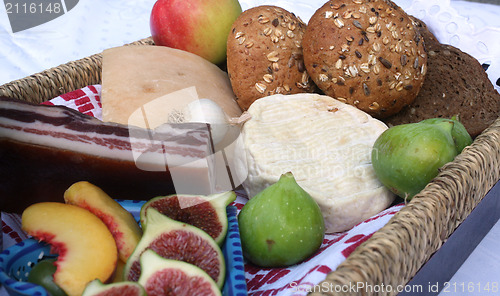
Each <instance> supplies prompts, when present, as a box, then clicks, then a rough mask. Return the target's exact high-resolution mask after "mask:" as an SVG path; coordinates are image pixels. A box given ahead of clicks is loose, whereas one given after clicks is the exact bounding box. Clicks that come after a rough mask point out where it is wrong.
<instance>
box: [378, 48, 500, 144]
mask: <svg viewBox="0 0 500 296" xmlns="http://www.w3.org/2000/svg"><path fill="white" fill-rule="evenodd" d="M426 44H427V43H426ZM428 55H429V60H428V68H429V70H428V72H427V75H426V79H425V82H424V85H423V86H422V89H421V90H420V93H419V94H418V96H417V98H416V99H415V101H414V102H413V103H412V104H410V105H409V106H407V107H405V108H404V109H403V110H402V111H401V112H399V113H398V114H396V115H394V116H392V117H390V118H387V119H386V120H385V122H386V123H387V124H388V125H398V124H404V123H413V122H419V121H421V120H424V119H428V118H436V117H442V118H451V117H453V116H457V117H458V119H459V120H460V122H462V124H463V125H464V126H465V128H466V129H467V131H468V132H469V134H470V135H471V136H472V137H476V136H477V135H479V134H480V133H481V132H482V131H483V130H484V129H486V128H487V127H488V126H490V125H491V124H492V123H493V122H494V121H495V120H496V119H497V118H498V117H499V116H500V94H499V93H498V92H497V91H496V90H495V88H494V86H493V84H492V83H491V81H490V80H489V79H488V75H487V74H486V72H485V71H484V69H483V67H482V66H481V64H480V63H479V62H478V61H477V60H476V59H475V58H473V57H472V56H470V55H469V54H467V53H465V52H462V51H461V50H460V49H458V48H455V47H453V46H451V45H443V44H441V45H434V46H433V47H432V50H429V52H428Z"/></svg>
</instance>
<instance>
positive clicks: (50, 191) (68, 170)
mask: <svg viewBox="0 0 500 296" xmlns="http://www.w3.org/2000/svg"><path fill="white" fill-rule="evenodd" d="M214 175H215V173H214V160H213V144H212V141H211V136H210V128H209V126H208V125H207V124H202V123H182V124H165V125H162V126H160V127H158V128H157V129H155V130H149V129H142V128H138V127H134V126H125V125H121V124H115V123H106V122H102V121H100V120H98V119H96V118H93V117H91V116H87V115H84V114H82V113H79V112H77V111H74V110H72V109H69V108H66V107H63V106H46V105H37V104H31V103H27V102H22V101H19V100H14V99H9V98H0V210H2V211H6V212H21V211H22V210H24V208H26V206H28V205H30V204H32V203H35V202H40V201H63V193H64V191H65V190H66V189H67V188H68V187H69V186H71V185H72V184H73V183H75V182H78V181H89V182H91V183H93V184H95V185H97V186H99V187H101V188H102V189H103V190H104V191H105V192H107V193H108V194H109V195H110V196H112V197H113V198H116V199H136V200H137V199H139V200H147V199H150V198H152V197H154V196H158V195H166V194H171V193H186V194H209V193H212V192H213V191H214V185H213V184H214V183H215V182H214Z"/></svg>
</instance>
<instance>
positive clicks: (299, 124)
mask: <svg viewBox="0 0 500 296" xmlns="http://www.w3.org/2000/svg"><path fill="white" fill-rule="evenodd" d="M248 112H249V113H250V115H251V119H250V120H248V121H247V122H246V123H245V124H244V125H243V127H242V141H240V143H241V145H244V147H241V149H240V151H241V152H242V153H243V154H244V155H243V156H244V157H242V159H244V162H245V163H246V168H245V169H247V170H248V177H247V179H246V180H245V182H244V183H243V187H244V189H245V190H246V192H247V193H248V196H249V197H250V198H251V197H253V196H255V195H256V194H257V193H259V192H260V191H262V190H263V189H264V188H266V187H267V186H269V185H271V184H273V183H275V182H277V181H278V179H279V177H280V176H281V174H283V173H286V172H288V171H291V172H292V173H293V174H294V176H295V178H296V180H297V182H298V184H299V185H300V186H301V187H302V188H303V189H304V190H306V191H307V192H308V193H309V194H310V195H311V196H312V197H313V198H314V199H315V200H316V202H317V203H318V204H319V206H320V208H321V211H322V213H323V216H324V218H325V225H326V231H327V232H328V233H333V232H340V231H345V230H348V229H350V228H351V227H353V226H355V225H356V224H358V223H360V222H362V221H364V220H366V219H367V218H369V217H371V216H372V215H374V214H376V213H378V212H380V211H382V210H383V209H385V208H386V207H388V206H389V205H390V204H391V203H392V202H393V200H394V198H395V197H394V195H393V194H392V193H391V192H390V191H389V190H388V189H387V188H385V187H384V186H383V185H382V184H381V183H380V182H379V181H378V179H377V178H376V176H375V173H374V171H373V168H372V164H371V149H372V147H373V143H374V142H375V140H376V139H377V137H378V136H379V135H380V134H381V133H382V132H383V131H385V130H386V129H387V126H386V125H385V124H384V123H383V122H381V121H379V120H377V119H375V118H373V117H371V116H370V115H368V114H367V113H365V112H363V111H361V110H359V109H357V108H355V107H353V106H351V105H348V104H345V103H342V102H340V101H338V100H335V99H333V98H331V97H329V96H324V95H319V94H294V95H280V94H277V95H272V96H268V97H264V98H261V99H259V100H257V101H255V102H254V103H253V104H252V105H251V106H250V108H249V109H248Z"/></svg>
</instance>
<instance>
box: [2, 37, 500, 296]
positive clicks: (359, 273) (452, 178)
mask: <svg viewBox="0 0 500 296" xmlns="http://www.w3.org/2000/svg"><path fill="white" fill-rule="evenodd" d="M131 44H133V45H141V44H153V41H152V39H151V38H146V39H142V40H139V41H137V42H134V43H131ZM101 59H102V55H101V54H95V55H92V56H90V57H87V58H84V59H81V60H77V61H74V62H69V63H67V64H64V65H60V66H58V67H55V68H51V69H48V70H45V71H43V72H40V73H37V74H34V75H31V76H29V77H26V78H23V79H20V80H16V81H13V82H11V83H7V84H5V85H2V86H0V96H2V95H3V96H8V97H13V98H17V99H20V100H24V101H30V102H37V103H40V102H43V101H46V100H49V99H51V98H53V97H56V96H58V95H60V94H63V93H67V92H70V91H73V90H76V89H79V88H82V87H85V86H87V85H92V84H98V83H100V81H101ZM499 179H500V118H499V119H497V120H496V121H495V122H494V123H493V124H492V125H491V126H490V127H489V128H488V129H486V130H485V131H484V132H483V133H482V134H481V135H480V136H478V137H477V138H476V139H475V141H474V143H473V144H472V145H471V146H469V147H467V148H466V149H465V150H464V151H463V152H462V153H461V154H460V155H459V156H458V157H456V159H455V160H454V161H453V162H451V163H449V164H447V165H446V166H445V167H444V168H443V169H442V170H441V172H440V174H439V175H438V177H436V178H435V179H434V180H433V181H432V182H431V183H430V184H429V185H428V186H427V187H426V188H425V189H424V190H423V191H422V192H421V193H419V194H418V195H417V196H415V197H414V198H413V199H412V201H411V202H410V203H408V205H407V206H405V207H404V208H403V209H401V210H400V211H399V212H398V213H397V214H396V215H395V216H394V217H393V218H392V219H391V220H390V221H389V222H388V223H387V224H386V225H385V226H384V227H383V228H382V229H380V230H379V231H377V232H376V233H375V234H374V235H373V236H372V237H371V238H370V239H369V240H367V241H366V242H365V243H363V244H362V245H360V246H359V247H358V248H357V249H356V250H355V251H354V252H353V253H352V254H351V255H350V256H349V257H348V258H347V259H346V260H345V261H344V262H343V263H342V264H340V265H339V266H338V268H337V269H336V270H335V271H333V272H331V273H330V274H329V275H327V277H326V279H325V280H324V282H322V283H320V286H322V287H323V286H328V287H332V285H340V286H344V285H349V283H357V282H359V283H364V284H366V285H372V286H375V285H381V284H383V285H385V286H387V285H391V286H392V287H397V286H398V285H404V284H406V283H408V281H409V280H410V279H411V278H412V277H413V276H414V275H415V274H416V273H417V271H418V270H419V269H420V268H421V267H422V266H423V265H424V263H426V262H427V261H428V260H429V258H430V256H431V255H432V254H433V253H434V252H436V251H437V250H438V249H439V248H440V247H441V245H442V244H443V243H444V242H445V241H446V239H447V238H448V237H449V236H450V235H451V234H452V233H453V231H454V230H455V229H456V228H457V227H458V226H459V225H460V223H461V222H462V221H463V220H464V219H465V218H466V217H467V216H468V215H469V214H470V213H471V211H472V210H473V209H474V208H475V207H476V206H477V204H478V203H479V202H480V201H481V199H482V198H483V197H484V196H485V195H486V193H487V192H488V191H489V190H490V189H491V188H492V187H493V185H495V183H496V182H497V181H498V180H499ZM325 290H326V289H325ZM395 293H396V292H393V293H388V294H395ZM339 294H341V293H337V292H334V291H333V290H332V291H331V292H322V293H313V294H312V295H339ZM342 294H345V295H359V294H360V293H354V292H352V293H349V292H347V293H342ZM362 294H363V295H370V293H366V294H365V293H362Z"/></svg>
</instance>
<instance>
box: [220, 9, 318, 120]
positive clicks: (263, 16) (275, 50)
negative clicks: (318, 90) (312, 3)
mask: <svg viewBox="0 0 500 296" xmlns="http://www.w3.org/2000/svg"><path fill="white" fill-rule="evenodd" d="M305 28H306V25H305V24H304V23H303V22H302V21H301V20H300V19H299V18H298V17H296V16H295V15H294V14H293V13H291V12H289V11H287V10H285V9H283V8H280V7H277V6H270V5H264V6H257V7H254V8H250V9H248V10H246V11H244V12H243V13H241V15H240V16H239V17H238V19H236V21H235V22H234V24H233V27H232V30H231V32H230V34H229V37H228V40H227V71H228V74H229V79H230V81H231V85H232V87H233V91H234V93H235V95H236V98H237V103H238V105H239V106H240V108H241V109H243V110H247V109H248V107H249V106H250V105H251V104H252V103H253V102H254V101H255V100H256V99H259V98H261V97H265V96H268V95H273V94H295V93H304V92H312V91H313V90H314V89H315V88H314V85H313V83H312V80H311V79H310V77H309V75H308V74H307V72H306V71H305V67H304V61H303V55H302V47H301V42H302V35H303V34H304V31H305Z"/></svg>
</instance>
